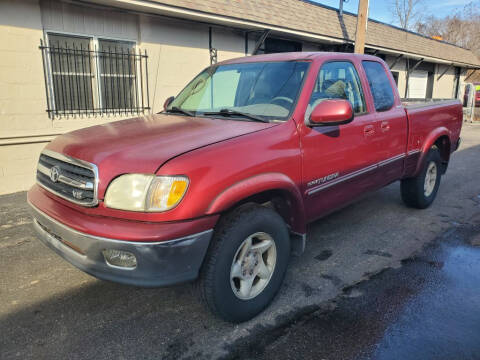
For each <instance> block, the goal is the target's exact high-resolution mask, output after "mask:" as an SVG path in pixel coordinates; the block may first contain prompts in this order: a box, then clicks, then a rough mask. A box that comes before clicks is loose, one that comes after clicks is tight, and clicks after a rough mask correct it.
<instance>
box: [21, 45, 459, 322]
mask: <svg viewBox="0 0 480 360" xmlns="http://www.w3.org/2000/svg"><path fill="white" fill-rule="evenodd" d="M461 126H462V105H461V103H460V102H459V101H457V100H451V101H444V102H436V103H423V104H421V105H418V104H413V105H408V106H404V105H403V104H402V102H401V99H400V97H399V95H398V92H397V89H396V86H395V82H394V80H393V78H392V75H391V73H390V71H389V69H388V66H387V65H386V64H385V62H383V61H382V60H381V59H379V58H377V57H373V56H364V55H353V54H345V53H284V54H271V55H260V56H250V57H244V58H240V59H234V60H229V61H224V62H221V63H219V64H215V65H212V66H211V67H209V68H207V69H205V70H204V71H202V72H201V73H200V74H199V75H198V76H197V77H195V78H194V79H193V80H192V81H191V82H190V83H189V84H188V85H187V86H186V87H185V88H184V89H183V90H182V91H181V92H180V93H179V95H178V96H177V97H175V98H173V97H172V98H169V99H167V101H166V102H165V106H164V111H162V112H161V113H159V114H156V115H149V116H142V117H138V118H134V119H129V120H123V121H118V122H113V123H109V124H105V125H99V126H94V127H90V128H85V129H82V130H78V131H74V132H71V133H68V134H65V135H62V136H59V137H57V138H56V139H55V140H54V141H52V142H51V143H49V144H48V145H47V146H46V148H45V149H44V150H43V152H42V154H41V155H40V158H39V162H38V168H37V183H36V184H35V185H34V186H33V187H32V189H31V190H30V191H29V193H28V202H29V203H30V205H31V210H32V214H33V217H34V226H35V229H36V231H37V234H38V237H39V238H40V240H41V241H42V242H43V243H45V244H46V245H47V246H49V247H50V248H51V249H52V250H54V251H56V252H57V253H58V254H59V255H60V256H62V257H63V258H64V259H66V260H67V261H69V262H70V263H72V264H73V265H75V266H76V267H78V268H80V269H81V270H83V271H85V272H87V273H89V274H91V275H93V276H96V277H98V278H101V279H106V280H111V281H116V282H120V283H125V284H132V285H138V286H165V285H170V284H174V283H179V282H185V281H191V280H195V279H197V278H198V280H197V281H198V282H197V284H198V289H199V292H200V295H201V297H202V298H203V299H204V300H205V302H206V304H207V305H208V306H209V308H210V309H211V310H212V311H213V312H214V313H215V314H217V315H219V316H221V317H222V318H224V319H226V320H229V321H233V322H239V321H244V320H247V319H249V318H251V317H253V316H255V315H256V314H258V313H259V312H260V311H262V310H263V309H264V308H265V307H266V306H267V305H268V304H269V302H270V301H271V300H272V299H273V297H274V296H275V294H276V293H277V291H278V290H279V288H280V286H281V284H282V281H283V278H284V274H285V271H286V268H287V264H288V260H289V256H290V254H291V252H292V253H293V252H301V251H302V250H303V248H304V246H305V238H306V225H307V223H308V222H311V221H314V220H316V219H319V218H321V217H322V216H324V215H326V214H328V213H330V212H332V211H334V210H336V209H339V208H341V207H342V206H345V205H346V204H348V203H350V202H352V201H353V200H355V199H357V198H358V197H359V196H361V195H363V194H365V193H366V192H369V191H373V190H376V189H379V188H381V187H383V186H386V185H388V184H390V183H392V182H394V181H397V180H400V181H401V194H402V198H403V200H404V202H405V203H406V204H407V205H408V206H411V207H415V208H426V207H428V206H429V205H430V204H431V203H432V201H433V200H434V198H435V195H436V193H437V190H438V187H439V185H440V178H441V176H442V175H443V174H444V173H445V171H446V169H447V165H448V162H449V159H450V154H451V153H452V152H453V151H455V150H456V149H457V147H458V145H459V139H460V138H459V135H460V130H461Z"/></svg>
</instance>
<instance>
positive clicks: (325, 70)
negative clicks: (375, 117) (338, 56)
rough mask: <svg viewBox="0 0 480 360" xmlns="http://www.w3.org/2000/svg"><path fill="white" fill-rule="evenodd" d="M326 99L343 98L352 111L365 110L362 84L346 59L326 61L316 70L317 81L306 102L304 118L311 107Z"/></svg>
mask: <svg viewBox="0 0 480 360" xmlns="http://www.w3.org/2000/svg"><path fill="white" fill-rule="evenodd" d="M326 99H345V100H348V101H350V103H351V104H352V107H353V111H354V113H355V114H356V115H357V114H361V113H364V112H366V110H367V108H366V106H365V99H364V96H363V90H362V85H361V83H360V79H359V77H358V74H357V70H356V69H355V67H354V66H353V64H352V63H350V62H347V61H334V62H328V63H326V64H324V65H323V66H322V68H321V69H320V71H319V72H318V77H317V81H316V82H315V87H314V88H313V92H312V96H311V98H310V101H309V103H308V107H307V111H306V112H305V118H306V119H308V118H309V117H310V114H311V113H312V111H313V109H314V108H315V107H316V106H317V105H318V104H319V103H320V102H322V101H323V100H326Z"/></svg>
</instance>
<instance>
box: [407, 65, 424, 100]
mask: <svg viewBox="0 0 480 360" xmlns="http://www.w3.org/2000/svg"><path fill="white" fill-rule="evenodd" d="M427 83H428V72H427V71H413V72H412V73H411V74H410V77H409V79H408V97H409V98H412V99H425V97H426V96H427Z"/></svg>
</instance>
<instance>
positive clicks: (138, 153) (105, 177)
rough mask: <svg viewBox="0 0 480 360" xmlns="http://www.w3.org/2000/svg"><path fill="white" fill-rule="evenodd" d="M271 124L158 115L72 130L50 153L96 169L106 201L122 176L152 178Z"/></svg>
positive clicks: (100, 194) (101, 193)
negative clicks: (180, 158) (191, 154)
mask: <svg viewBox="0 0 480 360" xmlns="http://www.w3.org/2000/svg"><path fill="white" fill-rule="evenodd" d="M272 126H275V124H271V123H259V122H251V121H238V120H231V119H223V118H222V119H215V118H206V117H203V118H199V117H186V116H177V115H166V114H157V115H151V116H142V117H138V118H133V119H128V120H121V121H116V122H112V123H107V124H102V125H97V126H92V127H88V128H85V129H81V130H77V131H73V132H70V133H67V134H64V135H61V136H59V137H57V138H56V139H55V140H53V141H52V142H51V143H50V144H49V145H48V146H47V149H49V150H52V151H56V152H58V153H62V154H65V155H69V156H71V157H74V158H77V159H81V160H85V161H88V162H90V163H93V164H95V165H97V167H98V172H99V177H100V183H99V189H98V190H99V191H98V193H99V197H103V193H104V191H105V188H106V186H107V185H108V183H109V182H110V181H111V180H112V179H113V178H114V177H116V176H118V175H120V174H125V173H150V174H153V173H155V172H156V170H157V169H158V168H159V167H160V166H161V165H162V164H164V163H165V162H166V161H168V160H169V159H171V158H172V157H175V156H177V155H180V154H182V153H185V152H188V151H192V150H194V149H198V148H201V147H203V146H206V145H209V144H213V143H217V142H220V141H223V140H227V139H231V138H234V137H237V136H241V135H245V134H248V133H251V132H255V131H258V130H262V129H266V128H269V127H272Z"/></svg>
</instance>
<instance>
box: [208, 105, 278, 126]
mask: <svg viewBox="0 0 480 360" xmlns="http://www.w3.org/2000/svg"><path fill="white" fill-rule="evenodd" d="M203 115H221V116H242V117H245V118H247V119H250V120H255V121H260V122H264V123H268V122H269V121H268V120H267V119H263V118H261V117H258V116H255V115H252V114H249V113H244V112H242V111H237V110H232V109H227V108H225V109H220V110H219V111H208V112H205V113H203Z"/></svg>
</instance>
